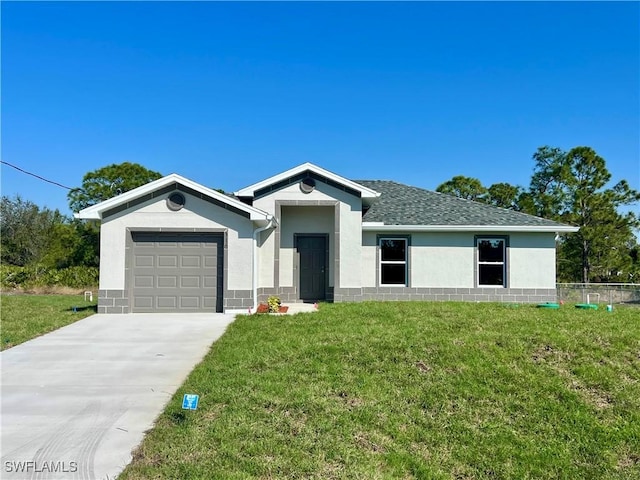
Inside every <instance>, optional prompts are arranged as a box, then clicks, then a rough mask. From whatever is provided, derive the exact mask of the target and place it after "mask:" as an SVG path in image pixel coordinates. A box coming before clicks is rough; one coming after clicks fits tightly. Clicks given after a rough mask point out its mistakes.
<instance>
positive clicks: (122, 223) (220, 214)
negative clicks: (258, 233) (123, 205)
mask: <svg viewBox="0 0 640 480" xmlns="http://www.w3.org/2000/svg"><path fill="white" fill-rule="evenodd" d="M184 195H185V197H186V204H185V207H184V208H183V209H182V210H180V211H178V212H172V211H170V210H169V209H168V208H167V206H166V203H165V200H164V198H160V199H152V200H150V201H148V202H146V203H143V204H140V205H137V206H135V207H133V209H132V210H127V211H123V212H120V213H118V214H116V215H113V216H111V217H108V218H107V219H105V220H104V221H103V222H102V226H101V233H100V252H101V259H100V288H101V289H103V290H107V289H109V290H111V289H113V290H121V289H124V288H125V254H126V252H125V247H126V240H127V238H126V236H127V228H131V229H134V230H135V229H136V228H146V229H157V230H160V229H163V228H171V229H182V228H184V231H193V229H198V228H208V229H221V230H222V229H224V230H226V231H227V244H228V252H227V254H228V264H229V272H228V274H227V279H226V280H227V288H228V289H230V290H249V289H251V275H252V274H251V269H252V266H251V265H252V264H251V262H252V255H253V249H252V245H253V238H252V234H253V226H252V222H251V221H250V220H249V219H247V218H245V217H243V216H241V215H238V214H236V213H233V212H231V211H229V210H226V209H223V208H220V207H217V206H216V205H213V204H211V203H209V202H206V201H204V200H201V199H199V198H196V197H192V196H190V195H188V194H186V193H185V194H184Z"/></svg>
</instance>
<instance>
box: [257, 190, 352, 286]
mask: <svg viewBox="0 0 640 480" xmlns="http://www.w3.org/2000/svg"><path fill="white" fill-rule="evenodd" d="M276 201H282V202H292V201H300V202H315V201H321V202H338V204H337V205H336V207H335V208H337V209H338V215H339V218H340V221H339V229H340V230H339V231H340V235H339V241H336V238H335V235H334V233H335V217H334V207H333V206H330V207H329V206H325V205H321V206H319V207H311V206H308V205H304V204H303V205H300V206H290V205H282V212H283V218H282V219H280V221H281V225H280V226H279V227H278V228H280V234H281V243H282V248H281V249H280V252H279V255H280V264H279V277H280V285H279V286H281V287H287V286H293V285H294V279H293V274H294V273H293V266H294V251H293V234H294V233H328V234H330V239H329V245H330V254H329V255H330V258H329V269H330V271H329V279H330V280H329V285H330V286H334V278H335V277H336V276H335V272H334V261H333V260H334V258H335V254H336V249H337V252H338V253H339V257H340V272H339V277H340V286H341V287H342V288H348V287H360V286H361V282H362V276H361V268H362V244H361V239H362V201H361V199H360V198H359V197H356V196H354V195H351V194H349V193H347V192H345V191H343V190H340V189H337V188H334V187H332V186H330V185H327V184H325V183H322V182H317V184H316V188H315V190H314V191H313V192H311V193H308V194H306V193H303V192H302V191H301V190H300V187H299V184H298V183H295V184H292V185H289V186H287V187H285V188H282V189H280V190H277V191H275V192H273V193H270V194H269V195H266V196H264V197H261V198H259V199H257V200H255V201H254V202H253V206H254V207H256V208H259V209H261V210H264V211H266V212H268V213H271V214H275V213H276ZM298 208H300V209H312V208H318V210H317V211H318V214H319V215H318V217H317V218H315V217H314V216H313V213H311V210H296V209H298ZM296 211H297V212H298V213H295V212H296ZM329 211H330V212H331V213H330V214H329V213H328V212H329ZM285 214H286V215H287V216H288V217H290V218H286V217H285ZM289 239H290V241H289ZM274 242H275V236H274V235H270V237H269V238H268V239H266V240H265V241H264V242H263V244H262V247H261V251H260V268H259V271H260V278H259V280H258V284H259V286H261V287H273V286H274V284H273V282H274V275H273V258H274V255H273V253H270V252H274V250H275V243H274Z"/></svg>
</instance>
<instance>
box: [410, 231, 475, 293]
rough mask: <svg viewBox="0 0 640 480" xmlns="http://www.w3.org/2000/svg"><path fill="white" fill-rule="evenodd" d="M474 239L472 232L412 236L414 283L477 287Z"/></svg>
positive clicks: (414, 284)
mask: <svg viewBox="0 0 640 480" xmlns="http://www.w3.org/2000/svg"><path fill="white" fill-rule="evenodd" d="M473 254H474V240H473V234H470V233H457V232H455V233H449V232H442V233H419V234H414V235H412V236H411V286H412V287H443V288H455V287H462V288H464V287H473V282H474V280H473V271H474V269H473V262H474V255H473Z"/></svg>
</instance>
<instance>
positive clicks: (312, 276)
mask: <svg viewBox="0 0 640 480" xmlns="http://www.w3.org/2000/svg"><path fill="white" fill-rule="evenodd" d="M327 243H328V242H327V236H326V235H297V236H296V249H297V252H298V259H299V283H298V286H299V295H300V300H302V301H306V302H315V301H318V300H324V299H325V298H326V290H327V270H328V265H327V257H328V252H327Z"/></svg>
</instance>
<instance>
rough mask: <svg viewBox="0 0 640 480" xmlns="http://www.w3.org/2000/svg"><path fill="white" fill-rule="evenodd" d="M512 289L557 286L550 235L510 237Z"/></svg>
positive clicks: (552, 242) (522, 234)
mask: <svg viewBox="0 0 640 480" xmlns="http://www.w3.org/2000/svg"><path fill="white" fill-rule="evenodd" d="M509 237H510V238H509V240H510V249H509V257H510V258H509V260H510V265H511V270H510V273H511V279H510V281H511V284H510V286H511V287H512V288H555V287H556V250H555V247H556V242H555V234H553V233H512V234H511V235H510V236H509Z"/></svg>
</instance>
